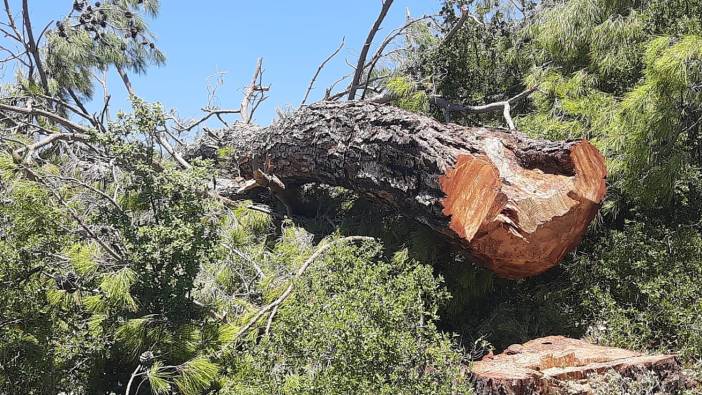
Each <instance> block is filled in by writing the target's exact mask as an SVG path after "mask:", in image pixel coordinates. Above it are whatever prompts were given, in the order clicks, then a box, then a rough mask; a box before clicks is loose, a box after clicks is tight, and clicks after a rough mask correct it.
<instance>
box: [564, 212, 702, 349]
mask: <svg viewBox="0 0 702 395" xmlns="http://www.w3.org/2000/svg"><path fill="white" fill-rule="evenodd" d="M593 244H594V248H593V249H592V250H591V252H589V254H588V255H581V256H578V257H577V258H576V259H575V260H574V261H573V263H571V264H569V265H568V267H567V271H568V273H569V276H570V279H571V285H570V290H571V292H573V293H572V294H571V295H570V297H571V298H573V299H572V300H571V301H570V303H571V304H572V307H573V308H574V309H575V311H576V312H577V314H579V315H581V317H582V319H583V322H589V323H591V324H589V327H588V332H589V334H590V335H591V336H593V337H595V338H596V339H597V340H599V341H602V342H605V343H608V344H612V345H617V346H624V347H630V348H634V349H656V350H660V351H664V352H670V351H675V352H678V353H680V354H681V355H682V356H683V357H685V358H690V359H692V358H695V357H697V356H699V355H700V353H702V330H701V329H702V328H700V326H699V322H700V321H701V320H702V304H700V300H702V286H700V284H699V281H697V280H696V279H697V278H698V276H700V275H702V237H700V235H699V233H698V231H697V230H695V229H693V228H689V227H683V226H679V227H677V228H674V229H671V228H668V227H666V226H661V225H658V224H642V223H639V222H634V223H630V224H628V225H627V226H626V227H625V228H624V229H623V230H621V231H617V230H614V231H611V232H609V233H608V234H605V235H604V236H603V237H601V238H599V239H597V240H593ZM576 297H577V298H578V299H579V305H576V300H575V298H576Z"/></svg>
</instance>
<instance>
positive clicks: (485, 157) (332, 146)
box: [199, 102, 606, 279]
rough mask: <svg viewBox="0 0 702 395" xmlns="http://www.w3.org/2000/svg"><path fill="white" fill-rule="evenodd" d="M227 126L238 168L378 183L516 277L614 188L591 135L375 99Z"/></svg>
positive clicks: (296, 179) (559, 247) (568, 238)
mask: <svg viewBox="0 0 702 395" xmlns="http://www.w3.org/2000/svg"><path fill="white" fill-rule="evenodd" d="M226 136H227V138H226V141H220V142H218V145H219V146H229V147H231V148H233V152H234V158H233V159H234V160H233V161H232V163H235V164H236V165H235V167H236V168H235V169H228V170H234V173H235V174H236V173H237V172H238V175H239V176H241V177H243V178H245V179H253V178H254V174H255V173H256V171H257V170H262V171H263V172H265V173H266V174H270V175H274V176H276V177H278V178H279V179H280V180H281V181H282V182H283V183H284V184H285V185H286V187H287V188H291V187H294V186H295V185H300V184H303V183H309V182H314V183H322V184H328V185H333V186H341V187H345V188H348V189H351V190H353V191H356V192H358V193H361V194H365V195H369V196H371V197H373V198H375V199H377V200H380V201H383V202H385V203H387V204H390V205H391V206H393V207H395V208H397V209H398V210H399V211H400V212H401V213H403V214H404V215H406V216H409V217H413V218H415V219H416V220H418V221H420V222H422V223H424V224H426V225H428V226H429V227H431V228H432V229H434V230H435V231H437V232H440V233H441V234H443V235H445V236H446V237H448V238H450V239H451V240H453V241H454V242H455V243H457V244H458V245H460V246H461V247H462V248H463V249H465V250H466V251H467V252H468V253H469V254H470V255H472V256H473V257H475V259H476V260H477V262H478V263H480V264H481V265H483V266H485V267H487V268H488V269H489V270H492V271H493V272H495V273H496V274H497V275H499V276H502V277H506V278H514V279H516V278H524V277H529V276H534V275H537V274H539V273H542V272H544V271H546V270H548V269H549V268H551V267H553V266H555V265H557V264H558V263H559V262H560V261H561V260H562V259H563V257H564V256H565V255H566V254H567V253H568V252H569V251H571V250H573V248H575V247H576V246H577V245H578V243H579V242H580V240H581V239H582V236H583V234H584V233H585V231H586V229H587V227H588V224H589V223H590V222H591V221H592V219H593V218H594V216H595V214H596V213H597V210H598V208H599V207H600V204H601V202H602V200H603V198H604V196H605V192H606V186H605V177H606V169H605V162H604V158H603V157H602V155H601V154H600V153H599V152H598V150H597V149H596V148H595V147H594V146H592V145H591V144H590V143H589V142H587V141H585V140H577V141H557V142H550V141H544V140H533V139H529V138H527V137H525V136H524V135H522V134H521V133H519V132H515V131H512V132H508V131H506V130H500V129H488V128H469V127H462V126H459V125H454V124H441V123H439V122H437V121H435V120H433V119H431V118H429V117H426V116H423V115H418V114H414V113H410V112H407V111H404V110H401V109H398V108H395V107H391V106H387V105H381V104H376V103H369V102H344V103H336V102H322V103H318V104H314V105H311V106H309V107H304V108H302V109H300V110H298V111H296V112H294V113H292V114H290V115H287V116H285V117H283V118H281V119H280V120H279V121H277V122H275V123H273V124H272V125H271V126H268V127H265V128H259V127H254V126H251V125H248V126H247V125H238V126H235V127H234V128H233V129H232V130H229V131H227V133H226ZM199 151H200V153H202V152H203V150H202V149H200V150H199ZM205 151H206V150H205Z"/></svg>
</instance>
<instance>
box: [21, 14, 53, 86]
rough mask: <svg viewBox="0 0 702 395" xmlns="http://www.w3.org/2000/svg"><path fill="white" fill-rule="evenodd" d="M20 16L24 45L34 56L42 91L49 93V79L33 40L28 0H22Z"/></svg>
mask: <svg viewBox="0 0 702 395" xmlns="http://www.w3.org/2000/svg"><path fill="white" fill-rule="evenodd" d="M22 18H23V19H24V29H25V31H26V32H27V41H26V43H25V45H26V46H27V51H28V52H29V53H31V54H32V56H33V57H34V64H36V67H37V72H39V78H40V79H41V85H42V87H43V88H44V91H45V92H46V93H47V94H48V93H49V80H48V78H47V77H46V71H45V70H44V66H43V65H42V61H41V56H40V55H39V48H38V47H37V42H36V41H35V40H34V32H33V31H32V19H31V18H30V17H29V4H28V0H22Z"/></svg>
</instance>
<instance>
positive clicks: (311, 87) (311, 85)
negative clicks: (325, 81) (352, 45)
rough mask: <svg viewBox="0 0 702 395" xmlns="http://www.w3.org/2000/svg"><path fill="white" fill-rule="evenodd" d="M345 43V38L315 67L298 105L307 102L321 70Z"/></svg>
mask: <svg viewBox="0 0 702 395" xmlns="http://www.w3.org/2000/svg"><path fill="white" fill-rule="evenodd" d="M345 41H346V37H344V38H342V39H341V44H339V47H338V48H337V49H336V50H335V51H334V52H332V54H331V55H329V56H327V58H326V59H324V61H323V62H322V63H321V64H320V65H319V67H317V72H316V73H314V76H313V77H312V80H311V81H310V85H309V86H308V87H307V92H305V97H304V98H303V99H302V102H301V103H300V105H301V106H303V105H305V103H306V102H307V98H308V97H309V95H310V92H311V91H312V89H313V88H314V83H315V81H317V77H318V76H319V73H321V72H322V69H324V66H326V65H327V63H329V61H330V60H332V59H333V58H334V56H336V54H338V53H339V51H341V48H343V47H344V44H345Z"/></svg>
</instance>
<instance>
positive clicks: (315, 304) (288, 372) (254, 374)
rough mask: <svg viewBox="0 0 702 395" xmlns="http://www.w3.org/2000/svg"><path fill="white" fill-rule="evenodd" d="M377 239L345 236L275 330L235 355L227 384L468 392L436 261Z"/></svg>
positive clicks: (250, 388)
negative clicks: (386, 253)
mask: <svg viewBox="0 0 702 395" xmlns="http://www.w3.org/2000/svg"><path fill="white" fill-rule="evenodd" d="M377 253H378V249H377V246H373V245H363V246H359V247H356V246H350V245H338V246H335V247H333V248H332V250H331V251H330V252H329V253H328V254H327V255H326V257H325V258H322V259H320V261H319V262H315V263H314V265H313V267H312V268H310V270H308V272H307V273H306V274H305V275H304V276H303V278H302V279H301V281H300V282H299V283H296V288H295V291H294V294H293V296H292V297H291V299H290V300H289V301H288V302H286V304H285V305H283V306H281V308H280V310H279V311H278V313H277V315H276V317H275V320H274V321H273V325H272V326H271V334H270V335H269V336H264V337H263V339H262V340H261V343H260V344H259V345H258V346H254V345H253V344H251V345H248V346H247V349H248V352H247V353H245V354H243V355H239V356H235V357H234V359H233V361H232V363H231V366H233V368H234V372H233V373H234V375H233V376H232V378H231V379H230V380H229V382H228V383H227V385H226V386H225V389H226V390H225V393H232V394H233V393H247V392H251V393H255V392H259V393H260V392H274V393H277V392H282V393H289V394H296V393H348V392H354V393H452V392H455V391H459V390H464V391H467V390H468V389H467V388H466V385H467V383H466V382H465V377H463V376H462V374H461V367H460V357H459V355H458V354H457V353H456V352H455V351H454V350H453V349H452V346H451V343H450V339H449V338H448V337H447V336H445V335H442V334H440V333H437V331H436V327H435V321H436V319H437V318H438V317H437V309H438V305H439V303H441V302H442V301H443V300H444V299H445V298H447V296H448V295H447V294H446V292H445V291H444V290H443V289H442V288H441V285H440V283H439V282H438V281H437V279H436V278H434V277H433V276H432V274H431V269H430V268H428V267H426V266H418V265H417V264H416V262H412V261H411V260H410V259H408V257H407V253H406V251H400V252H398V253H397V254H396V255H395V257H394V258H393V259H392V261H390V262H383V261H378V260H377V258H376V254H377Z"/></svg>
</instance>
